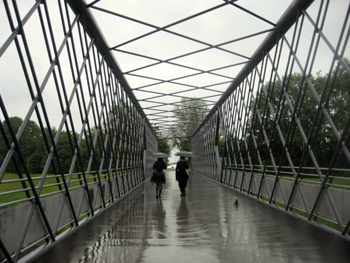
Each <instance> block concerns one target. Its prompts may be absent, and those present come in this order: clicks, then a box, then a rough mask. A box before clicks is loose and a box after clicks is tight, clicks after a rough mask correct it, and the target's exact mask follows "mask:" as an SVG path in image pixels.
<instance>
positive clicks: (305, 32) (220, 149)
mask: <svg viewBox="0 0 350 263" xmlns="http://www.w3.org/2000/svg"><path fill="white" fill-rule="evenodd" d="M337 8H339V3H338V2H337V1H294V2H293V3H292V4H291V5H290V7H289V9H288V10H287V11H286V12H285V13H284V14H283V15H282V17H281V18H280V20H279V21H278V23H277V25H276V29H275V30H274V32H271V33H270V35H269V36H267V37H266V39H265V41H264V42H263V43H262V44H261V45H260V46H259V48H258V49H257V51H256V52H255V54H254V55H253V56H252V59H251V61H250V63H249V64H247V65H246V66H245V67H244V68H243V69H242V71H241V72H240V73H238V75H237V76H236V78H235V81H234V82H233V83H232V84H231V86H230V87H229V89H228V90H227V91H226V92H225V94H224V96H222V97H221V99H220V100H219V101H218V102H217V104H216V107H214V108H213V109H212V111H211V112H210V114H209V115H208V116H207V117H206V119H205V120H204V121H203V123H202V124H201V125H200V127H199V128H198V129H197V131H196V132H195V134H194V135H193V136H192V151H193V152H194V154H195V158H194V159H193V167H194V171H196V172H197V173H200V174H204V175H206V176H208V177H210V178H212V179H214V180H217V181H219V182H221V183H223V184H226V185H228V186H230V187H232V188H234V189H237V190H239V191H242V192H245V193H246V194H248V195H251V196H252V197H254V198H257V199H258V200H261V201H264V202H266V203H268V204H270V205H272V206H276V207H277V208H280V209H283V210H285V211H287V212H290V213H293V214H294V215H298V216H300V217H301V218H303V219H306V220H308V221H309V222H312V223H315V224H317V225H321V226H322V227H325V228H327V229H332V230H334V231H335V232H336V233H338V234H340V235H343V236H345V237H347V238H349V225H350V206H349V204H348V202H344V200H348V199H349V198H350V191H349V190H350V188H349V186H350V173H349V168H350V154H349V138H350V115H349V114H350V111H349V108H348V105H349V103H350V97H349V87H348V84H347V83H350V82H349V80H350V67H349V66H350V63H349V56H350V55H349V52H348V46H349V45H348V41H349V34H350V30H349V28H350V27H349V18H350V15H349V14H350V6H349V5H348V3H347V4H345V5H344V6H342V9H341V10H342V11H341V12H340V9H337ZM335 10H337V12H335ZM334 15H338V18H337V22H335V20H334V19H333V17H334ZM321 70H322V71H321ZM323 72H325V73H323Z"/></svg>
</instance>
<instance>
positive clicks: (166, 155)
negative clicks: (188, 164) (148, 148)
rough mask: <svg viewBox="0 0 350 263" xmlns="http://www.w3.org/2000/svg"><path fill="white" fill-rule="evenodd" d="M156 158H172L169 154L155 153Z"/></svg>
mask: <svg viewBox="0 0 350 263" xmlns="http://www.w3.org/2000/svg"><path fill="white" fill-rule="evenodd" d="M152 155H153V156H154V157H157V158H167V157H170V155H169V154H166V153H162V152H158V153H154V154H152Z"/></svg>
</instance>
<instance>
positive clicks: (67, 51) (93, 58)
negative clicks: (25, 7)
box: [0, 1, 158, 262]
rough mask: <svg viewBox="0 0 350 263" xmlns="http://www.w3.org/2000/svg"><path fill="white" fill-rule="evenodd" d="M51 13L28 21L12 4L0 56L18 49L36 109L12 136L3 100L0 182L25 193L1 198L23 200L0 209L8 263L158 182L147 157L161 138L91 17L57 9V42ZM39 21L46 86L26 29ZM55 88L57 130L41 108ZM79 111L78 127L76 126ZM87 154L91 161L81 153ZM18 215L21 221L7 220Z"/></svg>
mask: <svg viewBox="0 0 350 263" xmlns="http://www.w3.org/2000/svg"><path fill="white" fill-rule="evenodd" d="M48 5H49V3H48V2H46V1H36V2H35V4H34V5H33V6H32V7H31V8H30V10H29V12H28V13H27V14H26V16H25V17H21V15H20V11H19V9H18V6H17V3H16V2H15V1H13V3H12V5H10V4H9V3H8V1H4V6H5V8H6V13H7V17H8V22H9V23H10V26H11V29H12V33H11V35H10V36H9V38H8V39H7V41H6V43H5V44H4V45H3V46H2V47H1V49H0V56H2V55H4V54H5V52H6V51H8V50H9V49H10V48H12V47H15V49H16V52H17V54H18V56H19V58H20V61H21V65H22V71H23V74H24V76H25V79H26V84H27V88H28V91H29V93H30V96H31V105H30V107H29V109H28V112H27V113H26V117H25V119H24V120H23V123H22V124H21V125H20V127H19V129H18V130H15V128H14V127H13V124H14V123H13V122H12V120H11V118H10V116H9V115H8V112H7V108H6V102H4V101H3V99H2V97H1V95H0V108H1V114H2V116H3V120H1V122H0V131H1V138H2V140H4V142H5V144H6V147H7V152H6V153H5V158H4V160H3V162H2V164H1V167H0V182H1V184H2V185H9V184H10V185H11V184H19V185H21V186H22V189H16V190H12V191H7V192H2V193H1V196H2V197H3V198H4V197H7V196H13V195H14V194H19V195H20V196H23V198H20V199H14V200H12V201H11V202H5V203H2V204H1V205H0V206H1V208H2V210H1V211H0V225H1V231H0V249H1V252H0V258H1V261H7V262H17V261H19V260H20V257H21V254H22V253H24V252H25V253H29V252H30V251H36V249H37V248H38V247H41V248H42V247H47V245H50V244H52V243H54V242H55V241H56V240H57V238H59V237H60V236H62V235H63V236H64V235H65V234H67V233H69V232H70V231H72V230H74V229H76V228H77V227H79V226H80V225H81V224H82V223H83V222H85V221H86V220H88V219H91V218H93V217H94V216H95V215H96V214H98V213H99V212H100V211H102V210H103V209H105V208H107V207H109V206H110V205H112V204H113V203H114V202H115V201H116V200H118V199H119V198H120V197H121V196H123V195H125V194H127V193H128V192H129V191H131V190H132V189H133V188H135V187H136V186H138V185H139V184H140V183H142V182H143V181H144V180H145V179H146V178H147V177H148V176H149V175H150V174H151V169H152V164H151V160H150V158H152V157H151V155H152V153H153V152H156V151H157V148H158V141H157V137H156V134H155V133H154V131H153V128H152V127H151V125H150V123H149V121H148V119H147V118H146V116H145V115H144V113H143V111H142V109H141V108H140V106H139V104H138V101H137V100H136V98H135V97H134V96H133V94H132V92H131V90H130V87H129V86H128V85H127V83H126V82H125V80H124V78H123V77H122V75H121V73H120V70H119V68H118V65H117V63H116V61H115V59H114V58H113V57H112V56H111V54H110V51H109V49H108V48H106V45H105V42H104V41H103V38H102V36H101V35H100V34H99V31H98V29H97V28H96V27H94V23H93V21H92V20H91V19H92V18H91V17H89V16H88V13H84V10H82V9H81V8H86V7H85V6H82V5H80V6H79V3H78V2H77V1H58V5H59V14H60V19H61V30H63V32H64V33H63V35H64V37H63V41H62V42H61V43H59V42H56V40H55V38H54V36H55V33H54V31H53V27H52V24H51V20H50V12H49V7H48ZM79 8H80V9H79ZM36 16H38V17H39V24H40V28H39V29H40V30H42V35H43V37H44V39H45V46H43V47H42V51H43V52H46V54H47V55H46V61H45V63H47V64H48V65H49V66H48V70H47V73H46V75H45V76H44V78H41V77H40V76H39V75H38V73H37V68H36V67H35V66H36V65H35V63H36V62H35V61H34V59H33V55H32V53H31V50H30V49H29V48H28V42H27V35H26V33H27V32H26V27H25V25H26V23H29V22H30V21H31V19H34V17H36ZM16 24H18V26H17V27H16V26H15V25H16ZM43 63H44V62H43ZM64 68H65V69H66V68H69V71H70V72H71V74H70V75H69V74H68V75H67V74H65V73H63V71H64V70H63V69H64ZM65 72H66V71H65ZM50 86H53V87H54V90H55V91H56V100H57V102H58V103H57V104H58V105H60V107H59V108H58V109H57V111H58V112H61V119H60V123H59V127H57V128H53V127H52V125H51V121H50V118H49V116H48V111H47V105H46V100H45V99H44V95H46V94H45V91H46V89H49V88H50ZM74 111H75V112H77V113H78V116H80V119H78V120H77V119H74V117H73V116H72V112H74ZM32 120H36V121H37V122H38V123H39V127H40V131H41V132H40V137H41V139H42V141H43V145H44V149H43V151H45V152H46V160H45V164H44V166H43V170H42V172H41V175H40V176H38V175H33V174H31V172H30V171H29V169H28V166H27V160H26V159H25V157H24V154H23V151H24V150H25V149H24V148H23V147H22V145H21V144H20V141H21V139H22V138H23V134H24V133H25V132H26V131H27V130H28V129H29V127H30V123H31V121H32ZM62 140H63V141H62ZM62 143H65V147H68V149H69V150H68V152H70V156H69V157H68V158H69V159H70V162H71V163H70V166H69V167H70V168H69V169H68V170H64V169H63V168H62V163H63V162H65V161H66V158H67V156H65V155H62V154H61V153H60V152H59V150H58V148H59V146H62ZM84 147H86V148H87V150H86V152H87V153H88V155H83V154H82V152H81V151H82V149H83V148H84ZM86 148H85V149H86ZM11 163H12V164H13V165H14V166H15V168H16V170H17V173H18V179H9V178H7V175H6V170H7V167H8V165H9V164H11ZM50 169H51V170H52V171H53V173H54V174H53V175H52V174H51V173H50V172H49V171H50ZM52 179H53V180H54V182H53V181H52ZM48 188H51V190H50V191H49V193H48V192H47V191H45V190H46V189H48ZM52 189H54V190H52ZM11 206H13V207H11ZM5 208H6V209H5ZM13 215H16V218H17V220H14V221H13V220H9V218H10V217H11V216H13ZM24 260H25V259H24Z"/></svg>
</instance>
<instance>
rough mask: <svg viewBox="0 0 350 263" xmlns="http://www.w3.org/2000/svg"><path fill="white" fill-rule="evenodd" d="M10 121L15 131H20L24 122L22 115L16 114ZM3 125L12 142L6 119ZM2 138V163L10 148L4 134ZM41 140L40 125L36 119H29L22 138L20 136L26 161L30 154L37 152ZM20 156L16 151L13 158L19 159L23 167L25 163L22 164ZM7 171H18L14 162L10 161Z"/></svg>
mask: <svg viewBox="0 0 350 263" xmlns="http://www.w3.org/2000/svg"><path fill="white" fill-rule="evenodd" d="M10 122H11V126H12V129H13V131H14V133H15V134H17V132H18V131H19V129H20V127H21V125H22V123H23V120H22V119H21V118H20V117H16V116H15V117H10ZM2 125H3V127H4V130H5V133H6V137H7V139H8V140H9V143H10V144H12V143H13V139H12V136H11V134H10V129H9V126H8V125H7V123H6V121H3V123H2ZM0 138H1V140H0V163H2V162H3V161H4V158H5V156H6V154H7V152H8V148H7V146H6V143H5V138H3V136H2V135H1V137H0ZM39 142H40V128H39V127H38V125H37V124H36V123H35V122H34V121H29V122H28V124H27V126H26V128H25V130H24V132H23V134H22V136H21V138H20V140H19V146H20V150H21V153H22V155H23V157H24V161H25V162H26V163H27V161H28V160H29V159H30V156H31V155H32V154H35V153H36V151H37V150H36V148H37V146H38V143H39ZM18 157H19V156H18V153H17V151H16V152H15V153H14V155H13V157H12V158H16V159H17V163H18V164H19V166H20V168H21V169H22V167H23V164H21V162H20V161H19V158H18ZM39 162H40V161H39ZM6 171H7V172H9V173H17V170H16V168H15V166H14V164H13V162H10V163H9V165H8V166H7V169H6Z"/></svg>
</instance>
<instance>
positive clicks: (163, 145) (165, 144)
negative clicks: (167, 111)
mask: <svg viewBox="0 0 350 263" xmlns="http://www.w3.org/2000/svg"><path fill="white" fill-rule="evenodd" d="M152 126H153V129H154V131H155V133H156V135H157V137H158V138H161V137H162V134H161V132H160V128H159V127H158V126H157V125H155V124H153V125H152ZM158 152H162V153H166V154H169V155H170V152H171V145H170V143H169V141H168V140H167V139H158ZM166 163H168V158H166Z"/></svg>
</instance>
